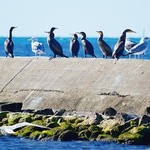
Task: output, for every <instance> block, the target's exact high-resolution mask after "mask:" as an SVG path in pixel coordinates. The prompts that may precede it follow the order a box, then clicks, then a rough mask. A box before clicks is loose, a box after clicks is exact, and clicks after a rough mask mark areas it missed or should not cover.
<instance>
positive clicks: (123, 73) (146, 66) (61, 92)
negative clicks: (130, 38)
mask: <svg viewBox="0 0 150 150" xmlns="http://www.w3.org/2000/svg"><path fill="white" fill-rule="evenodd" d="M149 70H150V61H148V60H135V59H133V60H132V59H121V60H119V61H118V62H117V63H116V64H115V63H114V60H112V59H108V60H105V59H98V58H94V59H93V58H87V59H81V58H75V59H74V58H69V59H66V58H56V59H50V60H49V59H48V58H47V57H44V58H43V57H41V58H31V57H30V58H14V59H6V58H0V102H1V103H2V102H22V103H23V109H37V110H38V109H44V108H52V109H66V110H76V111H96V112H102V111H103V110H104V109H105V108H107V107H113V108H115V109H116V110H117V111H118V112H125V113H134V114H138V115H139V114H142V113H143V112H144V110H145V109H146V107H149V106H150V92H149V91H150V79H149V77H150V71H149Z"/></svg>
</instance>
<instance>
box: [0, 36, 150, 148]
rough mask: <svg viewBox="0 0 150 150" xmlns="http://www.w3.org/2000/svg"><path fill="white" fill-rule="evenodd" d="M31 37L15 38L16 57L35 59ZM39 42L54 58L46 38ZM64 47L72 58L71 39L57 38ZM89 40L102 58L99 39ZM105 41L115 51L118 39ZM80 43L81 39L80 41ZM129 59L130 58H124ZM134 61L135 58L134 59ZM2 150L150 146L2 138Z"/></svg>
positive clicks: (147, 56) (1, 54) (149, 55)
mask: <svg viewBox="0 0 150 150" xmlns="http://www.w3.org/2000/svg"><path fill="white" fill-rule="evenodd" d="M29 38H31V37H14V38H13V41H14V45H15V46H14V56H15V57H34V56H35V54H34V53H33V52H32V50H31V42H29V41H28V39H29ZM38 39H39V42H42V43H43V44H44V47H45V53H46V54H44V55H42V56H44V57H52V56H53V53H52V52H51V50H50V49H49V47H48V46H47V39H46V37H40V38H38ZM56 39H57V40H58V41H59V42H60V44H61V45H62V48H63V51H64V54H65V55H67V56H69V57H71V54H70V51H69V43H70V39H71V38H70V37H68V38H56ZM5 40H6V37H1V38H0V57H5V51H4V41H5ZM88 40H89V41H90V42H91V43H92V44H93V46H94V51H95V55H96V56H97V57H98V58H102V54H101V52H100V50H99V47H98V44H97V38H88ZM104 40H105V41H106V42H107V43H108V44H109V45H110V47H111V48H112V49H113V47H114V45H115V43H116V42H117V40H118V39H117V38H104ZM131 40H133V41H135V42H139V40H140V38H131ZM79 41H80V39H79ZM79 57H81V58H83V57H84V53H83V50H82V45H80V51H79ZM122 58H127V59H128V57H122ZM142 58H143V59H150V50H148V51H147V52H146V54H145V55H144V56H143V57H142ZM133 59H134V58H133ZM0 149H1V150H48V149H52V150H73V149H76V150H98V149H100V150H106V149H107V150H150V146H139V145H138V146H135V145H123V144H117V143H113V142H110V143H106V142H96V141H90V142H87V141H72V142H59V141H37V140H29V139H24V138H15V137H6V136H1V137H0Z"/></svg>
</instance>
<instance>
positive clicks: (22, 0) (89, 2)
mask: <svg viewBox="0 0 150 150" xmlns="http://www.w3.org/2000/svg"><path fill="white" fill-rule="evenodd" d="M10 26H17V27H18V28H17V29H16V30H15V31H14V32H13V35H14V36H47V35H45V33H44V31H47V30H50V28H51V27H52V26H55V27H58V28H59V29H58V30H57V31H56V32H55V34H56V36H69V33H74V32H77V31H85V32H86V33H87V36H94V37H97V36H98V35H97V33H96V32H95V31H97V30H102V31H103V32H104V36H105V37H118V36H120V34H121V33H122V31H123V30H124V29H126V28H130V29H133V30H134V31H136V32H137V33H136V34H134V35H133V34H132V35H130V36H132V37H141V36H142V33H143V29H144V30H145V36H150V0H0V36H8V30H9V28H10Z"/></svg>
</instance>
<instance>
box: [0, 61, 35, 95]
mask: <svg viewBox="0 0 150 150" xmlns="http://www.w3.org/2000/svg"><path fill="white" fill-rule="evenodd" d="M31 62H32V60H30V61H29V62H28V63H27V64H26V65H25V66H24V67H23V68H22V69H20V70H19V72H17V73H16V74H15V75H14V76H13V77H12V78H11V79H10V80H9V81H8V82H7V83H6V84H5V85H4V87H3V88H2V90H1V91H0V93H2V92H3V91H4V89H5V88H6V87H7V86H8V85H9V84H10V83H11V82H12V81H13V80H14V79H15V78H16V77H17V76H18V75H19V74H20V73H21V72H22V71H23V70H24V69H25V68H26V67H27V66H28V65H29V64H30V63H31Z"/></svg>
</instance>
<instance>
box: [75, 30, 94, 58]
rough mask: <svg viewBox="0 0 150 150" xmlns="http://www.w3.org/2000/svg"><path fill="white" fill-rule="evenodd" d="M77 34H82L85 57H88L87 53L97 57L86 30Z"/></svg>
mask: <svg viewBox="0 0 150 150" xmlns="http://www.w3.org/2000/svg"><path fill="white" fill-rule="evenodd" d="M77 34H81V35H82V38H81V42H82V45H83V50H84V54H85V57H86V55H87V54H89V55H91V56H92V57H96V56H95V55H94V48H93V45H92V44H91V43H90V42H89V41H88V40H87V39H86V34H85V33H84V32H77Z"/></svg>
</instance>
